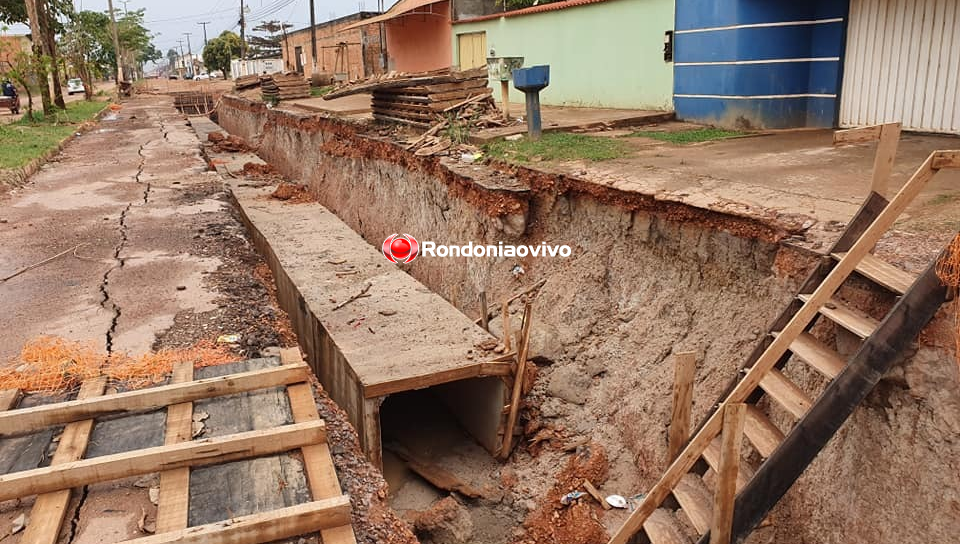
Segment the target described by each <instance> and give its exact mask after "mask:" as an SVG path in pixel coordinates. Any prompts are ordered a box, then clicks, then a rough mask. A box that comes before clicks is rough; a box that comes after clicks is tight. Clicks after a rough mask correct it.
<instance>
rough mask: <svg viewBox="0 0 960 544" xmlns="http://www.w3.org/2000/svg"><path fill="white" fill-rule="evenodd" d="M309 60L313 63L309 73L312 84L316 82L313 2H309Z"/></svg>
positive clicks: (315, 28)
mask: <svg viewBox="0 0 960 544" xmlns="http://www.w3.org/2000/svg"><path fill="white" fill-rule="evenodd" d="M310 60H311V61H313V62H312V64H313V67H312V69H311V71H310V80H311V82H312V83H313V84H316V83H318V81H316V80H317V15H316V10H315V9H314V7H313V0H310Z"/></svg>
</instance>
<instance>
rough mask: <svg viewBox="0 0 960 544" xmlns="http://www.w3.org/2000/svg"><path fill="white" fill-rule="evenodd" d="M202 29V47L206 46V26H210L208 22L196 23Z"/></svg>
mask: <svg viewBox="0 0 960 544" xmlns="http://www.w3.org/2000/svg"><path fill="white" fill-rule="evenodd" d="M197 24H198V25H200V26H202V27H203V46H204V47H206V46H207V25H209V24H210V21H203V22H202V23H197Z"/></svg>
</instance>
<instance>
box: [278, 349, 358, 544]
mask: <svg viewBox="0 0 960 544" xmlns="http://www.w3.org/2000/svg"><path fill="white" fill-rule="evenodd" d="M280 362H281V363H282V364H284V365H296V364H300V363H302V362H303V359H302V358H301V356H300V349H299V348H287V349H283V350H280ZM287 396H288V397H290V411H291V413H292V414H293V421H294V423H305V422H308V421H318V420H319V419H320V414H319V413H318V412H317V403H316V401H315V400H314V398H313V389H312V387H311V386H310V384H308V383H298V384H295V385H288V386H287ZM300 451H301V453H302V454H303V467H304V470H305V471H306V473H307V483H308V484H309V485H310V495H311V496H312V497H313V499H314V500H320V499H331V498H334V497H337V496H339V495H340V494H341V493H342V491H341V490H340V480H339V479H338V478H337V471H336V469H335V468H334V466H333V458H332V457H331V456H330V447H329V446H328V445H327V443H326V442H324V443H322V444H314V445H312V446H304V447H303V448H301V450H300ZM320 537H321V539H322V541H323V544H354V543H356V541H357V539H356V536H355V535H354V532H353V527H352V526H351V525H350V523H349V520H348V522H347V523H346V524H345V525H342V526H339V527H330V528H327V529H324V530H322V531H320Z"/></svg>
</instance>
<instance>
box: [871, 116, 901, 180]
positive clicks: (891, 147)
mask: <svg viewBox="0 0 960 544" xmlns="http://www.w3.org/2000/svg"><path fill="white" fill-rule="evenodd" d="M879 139H880V143H879V144H877V152H876V155H874V159H873V175H872V178H871V182H870V189H871V190H872V191H873V192H875V193H878V194H881V195H884V196H886V194H887V185H888V184H889V182H890V172H891V171H892V170H893V160H894V159H895V158H896V155H897V144H899V143H900V123H887V124H885V125H881V126H880V136H879Z"/></svg>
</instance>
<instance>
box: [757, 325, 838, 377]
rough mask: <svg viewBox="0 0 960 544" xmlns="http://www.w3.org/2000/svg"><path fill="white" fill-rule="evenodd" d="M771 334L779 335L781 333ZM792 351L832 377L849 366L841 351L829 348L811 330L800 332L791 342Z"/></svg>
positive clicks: (822, 372) (825, 374)
mask: <svg viewBox="0 0 960 544" xmlns="http://www.w3.org/2000/svg"><path fill="white" fill-rule="evenodd" d="M771 334H772V335H773V336H777V335H778V334H780V333H779V332H774V333H771ZM790 351H792V352H793V354H794V355H796V356H797V357H799V358H800V359H802V360H803V362H805V363H807V364H808V365H810V366H812V367H813V368H814V369H816V370H817V371H818V372H820V373H821V374H823V375H824V376H826V377H828V378H830V379H833V378H836V377H837V374H840V372H841V371H842V370H843V369H844V367H846V366H847V362H846V361H844V360H843V357H841V356H840V354H839V353H837V352H836V351H834V350H832V349H830V348H828V347H827V346H826V345H825V344H824V343H823V342H821V341H819V340H817V338H816V337H815V336H813V335H812V334H810V333H809V332H803V333H800V336H798V337H797V338H796V339H795V340H794V341H793V343H791V344H790Z"/></svg>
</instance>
